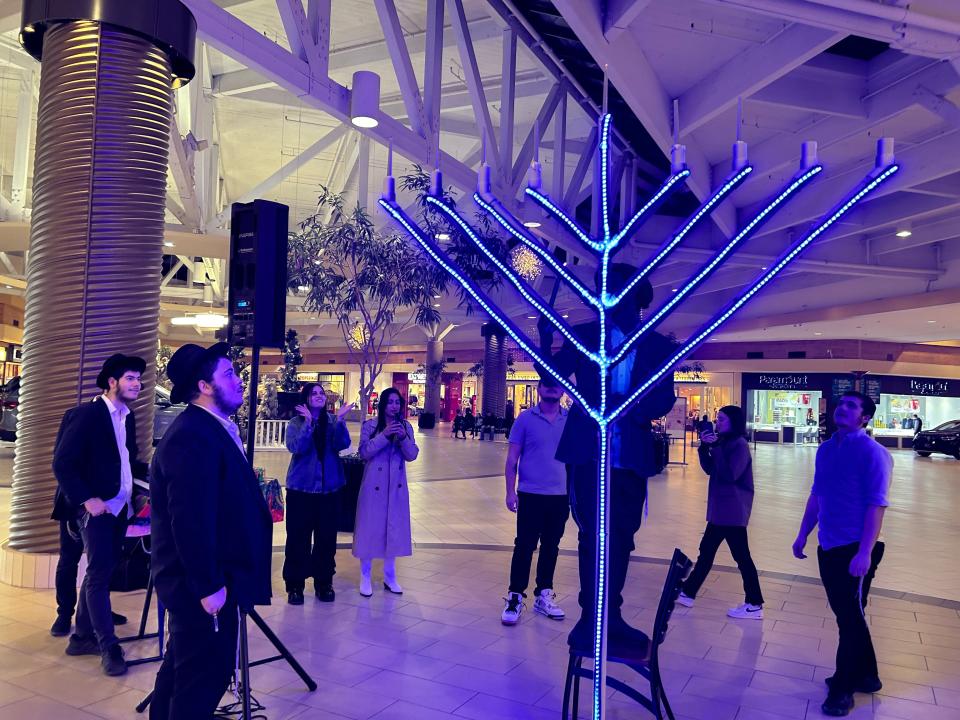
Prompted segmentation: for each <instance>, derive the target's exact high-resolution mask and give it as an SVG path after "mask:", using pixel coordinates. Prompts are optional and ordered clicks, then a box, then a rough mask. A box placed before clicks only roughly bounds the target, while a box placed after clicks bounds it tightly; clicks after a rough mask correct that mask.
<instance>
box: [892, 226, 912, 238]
mask: <svg viewBox="0 0 960 720" xmlns="http://www.w3.org/2000/svg"><path fill="white" fill-rule="evenodd" d="M896 235H897V237H898V238H908V237H910V236H911V235H913V231H912V230H910V227H909V226H903V227H898V228H897V233H896Z"/></svg>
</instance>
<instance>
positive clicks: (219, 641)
mask: <svg viewBox="0 0 960 720" xmlns="http://www.w3.org/2000/svg"><path fill="white" fill-rule="evenodd" d="M197 605H198V606H199V601H198V603H197ZM169 618H170V641H169V643H168V644H167V649H166V654H165V655H164V656H163V663H162V664H161V665H160V669H159V670H158V671H157V679H156V683H155V684H154V688H153V698H152V699H151V701H150V720H210V718H211V717H212V716H213V713H214V711H215V710H216V709H217V707H218V706H219V705H220V700H221V698H222V697H223V693H224V692H226V690H227V687H228V686H229V684H230V677H231V675H232V674H233V670H234V668H235V667H236V658H237V636H238V631H239V623H238V617H237V605H236V603H233V602H231V601H230V591H229V590H227V604H226V605H224V606H223V608H221V610H220V612H219V613H218V614H217V623H218V625H219V629H218V631H216V632H215V631H214V625H213V618H212V617H210V616H206V613H204V612H203V610H202V609H200V610H198V611H197V612H196V613H188V614H186V616H185V615H184V614H180V613H175V612H173V611H171V612H170V614H169Z"/></svg>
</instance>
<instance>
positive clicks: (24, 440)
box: [9, 18, 192, 552]
mask: <svg viewBox="0 0 960 720" xmlns="http://www.w3.org/2000/svg"><path fill="white" fill-rule="evenodd" d="M191 20H192V18H191ZM191 52H192V50H191ZM172 80H173V74H172V71H171V61H170V59H169V57H168V54H167V52H165V51H164V50H162V49H160V48H158V47H157V45H156V44H155V43H154V42H153V41H151V40H150V39H148V38H146V37H144V36H143V35H142V34H137V33H134V32H131V31H128V30H126V29H123V28H120V27H117V26H114V25H109V24H106V23H101V22H90V21H68V22H62V23H52V24H51V25H50V26H49V27H47V28H45V36H44V38H43V59H42V68H41V80H40V104H39V111H38V121H37V154H36V160H35V165H34V168H35V169H34V185H33V215H32V224H31V231H30V261H29V266H28V268H27V295H26V310H25V315H24V345H23V383H22V389H21V394H20V417H19V425H18V429H17V447H16V459H15V464H14V476H13V494H12V495H13V497H12V507H11V511H12V512H11V525H10V543H9V547H10V548H11V549H14V550H21V551H26V552H45V551H52V550H55V549H56V548H57V546H58V532H57V526H56V524H55V523H52V522H50V521H49V519H48V518H49V516H50V510H51V503H52V498H53V494H54V490H55V488H56V480H55V478H54V476H53V473H52V470H51V459H52V453H53V443H54V439H55V436H56V432H57V428H58V425H59V422H60V419H61V417H62V416H63V413H64V412H65V411H66V410H67V409H68V408H70V407H73V406H76V405H77V404H78V403H81V402H85V401H88V400H90V399H91V398H93V397H95V396H96V395H97V394H98V393H99V392H100V391H99V390H98V389H97V387H96V386H95V379H96V376H97V373H98V371H99V369H100V367H101V365H102V363H103V361H104V360H105V359H106V358H107V357H108V356H109V355H111V354H113V353H115V352H123V353H125V354H132V355H139V356H141V357H143V358H144V359H146V360H147V361H148V367H147V371H146V373H145V374H144V383H143V385H144V388H143V392H142V394H141V396H140V399H139V400H138V401H137V403H136V405H135V407H134V411H135V413H136V419H137V440H138V443H139V445H140V447H141V449H142V452H144V453H149V452H150V450H151V445H152V437H153V397H154V392H153V388H154V385H155V382H156V372H155V367H154V358H155V356H156V348H157V324H158V319H159V318H158V316H159V301H160V272H161V262H162V254H163V246H162V242H163V229H164V206H165V195H166V178H167V151H168V145H169V133H170V121H171V115H172V111H173V107H172V95H171V83H172Z"/></svg>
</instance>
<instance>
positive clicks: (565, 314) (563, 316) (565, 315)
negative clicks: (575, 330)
mask: <svg viewBox="0 0 960 720" xmlns="http://www.w3.org/2000/svg"><path fill="white" fill-rule="evenodd" d="M560 317H562V318H568V317H570V313H564V314H563V315H561V316H560Z"/></svg>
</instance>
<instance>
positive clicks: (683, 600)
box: [677, 590, 694, 607]
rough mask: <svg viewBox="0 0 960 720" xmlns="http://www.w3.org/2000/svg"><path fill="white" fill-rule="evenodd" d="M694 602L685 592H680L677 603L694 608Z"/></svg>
mask: <svg viewBox="0 0 960 720" xmlns="http://www.w3.org/2000/svg"><path fill="white" fill-rule="evenodd" d="M693 601H694V598H692V597H690V596H689V595H687V594H686V593H685V592H684V591H683V590H681V591H680V595H679V596H678V597H677V603H678V604H680V605H683V606H684V607H693Z"/></svg>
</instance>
